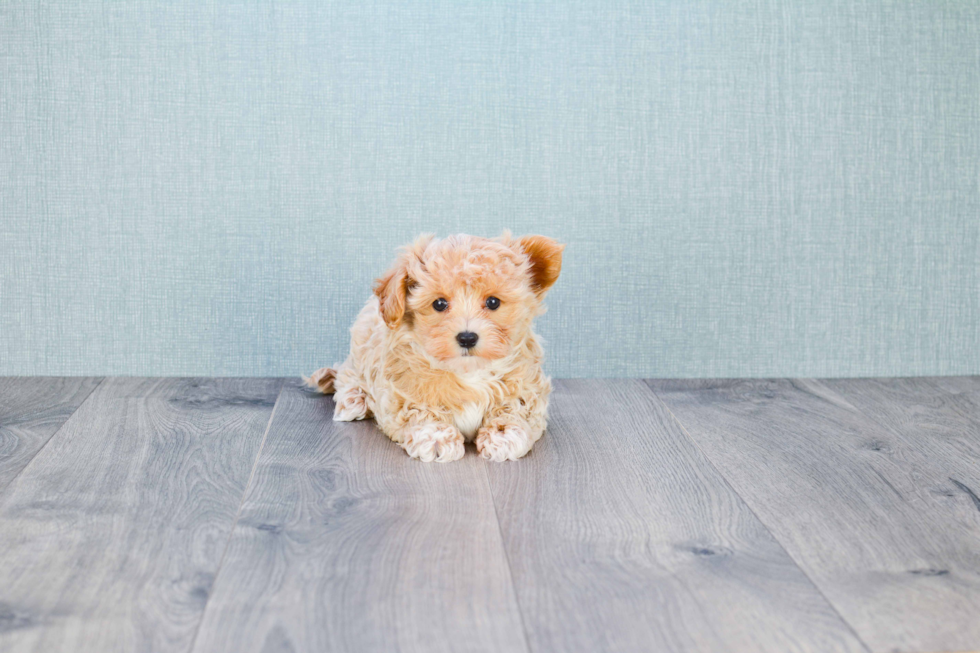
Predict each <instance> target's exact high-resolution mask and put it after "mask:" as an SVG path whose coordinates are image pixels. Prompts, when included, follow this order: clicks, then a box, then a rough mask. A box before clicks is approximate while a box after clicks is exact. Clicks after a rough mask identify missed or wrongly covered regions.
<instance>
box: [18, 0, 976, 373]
mask: <svg viewBox="0 0 980 653" xmlns="http://www.w3.org/2000/svg"><path fill="white" fill-rule="evenodd" d="M504 228H510V229H512V230H513V231H515V232H517V233H535V232H539V233H544V234H548V235H551V236H554V237H556V238H559V239H561V240H563V241H564V242H566V243H568V248H567V250H566V259H565V267H564V274H563V276H562V278H561V279H560V280H559V282H558V284H557V286H556V287H555V289H554V291H553V292H552V293H551V295H550V298H549V306H550V310H549V312H548V314H547V315H545V316H544V317H543V318H541V320H540V322H539V331H540V332H541V333H542V334H543V335H544V336H545V338H546V339H547V341H548V369H549V371H550V372H551V373H552V374H554V375H557V376H625V375H629V376H648V377H662V376H672V377H673V376H684V377H686V376H759V375H774V376H784V375H813V376H851V375H917V374H971V373H972V374H977V373H980V346H978V344H980V3H976V2H959V1H950V2H943V1H941V0H934V1H929V2H892V1H888V2H886V1H884V0H881V1H870V2H863V1H862V2H845V1H839V2H829V1H828V2H811V1H810V0H799V1H788V2H740V1H732V2H686V1H685V2H681V1H677V2H666V1H645V2H637V3H627V2H610V1H608V0H603V1H602V2H598V1H597V2H589V3H582V2H557V1H554V2H541V3H518V2H500V1H480V2H476V1H472V2H422V3H415V2H385V1H381V2H376V1H375V2H344V3H338V2H318V1H314V0H305V1H300V2H292V3H272V2H261V1H254V2H252V1H250V2H236V3H230V2H228V3H226V2H200V1H198V0H194V1H190V2H172V1H170V0H168V1H161V0H147V1H141V2H107V3H89V2H45V3H38V2H30V3H27V2H21V1H19V0H7V1H5V2H2V3H0V374H141V375H142V374H146V375H192V374H193V375H196V374H207V375H295V374H298V373H300V372H304V371H307V372H308V371H310V370H312V369H314V368H316V367H318V366H320V365H323V364H326V363H332V362H334V361H336V360H339V359H341V358H343V356H344V355H345V353H346V347H347V329H348V327H349V325H350V322H351V320H352V318H353V317H354V315H355V314H356V312H357V310H358V309H359V307H360V306H361V305H362V303H363V302H364V300H365V299H366V298H367V297H368V295H369V293H370V284H371V280H372V278H373V277H375V276H378V275H379V274H381V273H382V272H383V271H384V269H385V267H386V266H387V264H388V262H389V261H390V260H391V258H392V256H393V251H394V249H395V248H396V247H397V246H398V245H400V244H402V243H404V242H406V241H408V240H410V239H411V238H412V237H413V236H415V235H416V234H417V233H419V232H422V231H433V232H436V233H439V234H447V233H454V232H469V233H475V234H481V235H496V234H498V233H499V232H500V231H501V230H502V229H504Z"/></svg>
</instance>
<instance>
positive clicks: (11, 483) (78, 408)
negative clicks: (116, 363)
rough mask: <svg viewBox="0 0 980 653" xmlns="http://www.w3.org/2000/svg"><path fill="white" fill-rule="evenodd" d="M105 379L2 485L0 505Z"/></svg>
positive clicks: (102, 380) (103, 378)
mask: <svg viewBox="0 0 980 653" xmlns="http://www.w3.org/2000/svg"><path fill="white" fill-rule="evenodd" d="M107 378H109V377H107V376H103V377H102V378H101V379H99V382H98V383H96V384H95V387H93V388H92V389H91V390H89V393H88V394H87V395H85V398H84V399H82V401H81V403H80V404H78V406H76V407H75V410H73V411H71V415H69V416H68V417H67V418H66V419H65V421H64V422H62V423H61V426H59V427H58V428H57V430H55V432H54V433H52V434H51V436H50V437H48V439H47V440H45V441H44V444H42V445H41V448H40V449H38V450H37V451H35V452H34V455H33V456H31V459H30V460H28V461H27V463H26V464H25V465H24V466H23V467H21V468H20V471H19V472H17V473H16V474H15V475H14V476H13V478H11V479H10V480H9V481H7V484H6V485H4V486H3V487H0V503H3V495H4V493H5V492H6V491H7V490H8V489H10V488H11V487H13V485H14V483H15V482H16V481H17V479H18V478H20V477H21V474H23V473H24V470H25V469H27V468H28V467H30V466H31V463H33V462H34V459H35V458H37V457H38V455H39V454H40V453H41V452H42V451H44V450H45V448H47V446H48V443H49V442H51V441H52V440H54V439H55V437H56V436H57V435H58V434H59V433H61V432H62V431H63V430H64V429H65V425H67V424H68V422H70V421H71V418H72V417H74V416H75V414H76V413H77V412H78V411H79V410H81V409H82V406H84V405H85V404H86V403H87V402H88V400H89V398H90V397H91V396H92V395H94V394H95V391H96V390H98V389H99V388H100V387H102V383H103V382H104V381H105V380H106V379H107Z"/></svg>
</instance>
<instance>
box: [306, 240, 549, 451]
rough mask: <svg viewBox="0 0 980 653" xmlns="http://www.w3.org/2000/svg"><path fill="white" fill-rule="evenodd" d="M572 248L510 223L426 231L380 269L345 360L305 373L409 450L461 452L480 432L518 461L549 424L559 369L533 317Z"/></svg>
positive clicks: (346, 415) (338, 416)
mask: <svg viewBox="0 0 980 653" xmlns="http://www.w3.org/2000/svg"><path fill="white" fill-rule="evenodd" d="M564 249H565V246H564V245H559V244H558V243H556V242H555V241H553V240H552V239H550V238H545V237H544V236H524V237H523V238H518V239H515V238H512V237H511V235H510V233H509V232H505V233H504V234H503V235H502V236H500V237H499V238H493V239H489V238H476V237H473V236H466V235H457V236H450V237H448V238H445V239H442V240H439V239H435V238H433V237H432V236H431V235H424V236H422V237H420V238H419V239H418V240H416V241H415V242H414V243H413V244H412V245H409V246H407V247H405V248H403V249H402V251H401V253H400V255H399V257H398V259H397V260H396V261H395V264H394V266H393V267H392V268H391V269H390V270H389V271H388V272H387V274H385V275H384V276H383V277H381V278H380V279H378V280H377V283H376V284H375V288H374V296H373V297H372V298H371V299H370V300H369V301H368V303H367V305H366V306H365V307H364V308H363V309H362V310H361V312H360V314H359V315H358V316H357V320H356V321H355V322H354V326H353V327H351V346H350V355H349V356H348V357H347V360H345V361H344V362H343V363H342V364H340V365H338V366H336V369H332V368H322V369H320V370H318V371H316V372H315V373H314V374H313V375H312V376H311V377H310V378H309V379H307V382H308V383H309V385H311V386H312V387H314V388H317V389H319V390H320V391H322V392H324V393H330V392H335V393H336V396H335V402H336V406H335V409H334V419H335V420H338V421H345V422H346V421H352V420H358V419H365V418H367V417H371V416H374V418H375V420H376V421H377V423H378V426H379V427H381V430H382V431H384V432H385V434H386V435H387V436H388V437H389V438H391V439H392V440H393V441H394V442H397V443H398V444H400V445H401V446H402V447H403V448H404V449H405V451H406V452H408V455H410V456H412V457H413V458H418V459H420V460H423V461H426V462H430V461H438V462H449V461H452V460H458V459H459V458H462V456H463V451H464V447H463V442H464V441H467V442H468V441H472V440H473V439H474V437H475V439H476V448H477V450H478V451H479V452H480V455H481V456H483V457H484V458H486V459H488V460H494V461H504V460H517V459H518V458H520V457H521V456H523V455H524V454H526V453H527V452H528V451H530V450H531V446H532V445H533V444H534V443H535V442H536V441H537V440H538V439H539V438H540V437H541V435H542V433H543V432H544V429H545V423H546V420H547V409H548V395H549V394H550V393H551V380H550V379H549V378H548V377H547V376H545V374H544V372H543V371H542V369H541V359H542V356H543V352H542V349H541V345H540V344H539V342H538V337H537V335H536V334H535V333H534V331H533V329H532V322H533V321H534V318H535V317H537V316H538V315H540V314H541V313H543V312H544V308H543V305H542V301H543V299H544V296H545V293H546V292H547V291H548V289H549V288H550V287H551V286H552V284H554V283H555V281H556V280H557V279H558V274H559V273H560V272H561V259H562V251H563V250H564Z"/></svg>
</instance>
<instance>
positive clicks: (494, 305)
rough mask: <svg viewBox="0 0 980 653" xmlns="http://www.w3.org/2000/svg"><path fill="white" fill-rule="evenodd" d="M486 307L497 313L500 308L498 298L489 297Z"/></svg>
mask: <svg viewBox="0 0 980 653" xmlns="http://www.w3.org/2000/svg"><path fill="white" fill-rule="evenodd" d="M486 307H487V309H489V310H491V311H495V310H497V309H498V308H500V300H499V299H497V298H496V297H487V303H486Z"/></svg>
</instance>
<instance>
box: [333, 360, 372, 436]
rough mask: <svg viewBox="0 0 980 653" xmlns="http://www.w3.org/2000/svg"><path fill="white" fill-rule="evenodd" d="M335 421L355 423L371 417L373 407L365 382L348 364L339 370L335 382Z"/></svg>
mask: <svg viewBox="0 0 980 653" xmlns="http://www.w3.org/2000/svg"><path fill="white" fill-rule="evenodd" d="M334 387H335V388H336V393H335V394H334V396H333V400H334V408H333V419H334V421H335V422H353V421H355V420H359V419H365V418H367V417H370V416H371V407H370V402H369V397H368V393H367V391H366V390H365V389H364V382H363V380H362V379H361V377H360V375H359V374H357V372H356V371H354V369H353V368H352V367H351V366H349V365H348V364H347V363H344V364H343V365H341V366H340V369H339V370H337V378H336V380H334Z"/></svg>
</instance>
